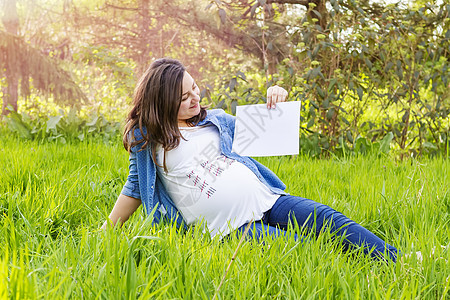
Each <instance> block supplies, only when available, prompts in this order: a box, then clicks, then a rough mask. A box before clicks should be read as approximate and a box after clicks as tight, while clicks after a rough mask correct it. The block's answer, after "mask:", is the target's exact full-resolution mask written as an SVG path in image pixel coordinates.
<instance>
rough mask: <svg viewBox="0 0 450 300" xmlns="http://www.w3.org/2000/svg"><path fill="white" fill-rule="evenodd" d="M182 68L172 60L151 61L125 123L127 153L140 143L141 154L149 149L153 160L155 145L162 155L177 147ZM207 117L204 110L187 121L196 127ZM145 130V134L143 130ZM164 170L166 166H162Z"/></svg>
mask: <svg viewBox="0 0 450 300" xmlns="http://www.w3.org/2000/svg"><path fill="white" fill-rule="evenodd" d="M185 71H186V69H185V67H184V66H183V65H182V64H181V63H180V62H179V61H178V60H175V59H170V58H161V59H157V60H156V61H154V62H153V63H152V64H151V65H150V67H149V68H148V69H147V70H146V71H145V73H144V74H143V75H142V77H141V78H140V79H139V81H138V84H137V85H136V88H135V90H134V96H133V108H132V109H131V111H130V113H129V114H128V117H127V119H126V121H127V122H126V125H125V130H124V133H123V145H124V147H125V149H126V150H127V151H130V150H131V147H134V146H136V145H138V144H140V143H142V142H143V145H142V147H141V150H142V149H144V148H146V147H147V146H148V145H149V144H150V145H151V150H152V158H153V161H154V162H155V163H156V160H155V150H156V145H157V144H160V145H162V147H163V148H164V150H165V151H169V150H172V149H174V148H176V147H177V146H178V145H179V144H180V138H181V133H180V130H179V128H178V111H179V108H180V103H181V99H182V93H183V85H182V84H183V76H184V72H185ZM205 117H206V110H205V108H204V107H201V109H200V113H199V114H198V115H196V116H194V117H192V118H191V119H189V120H187V123H188V125H189V126H195V125H197V124H198V122H200V121H202V120H203V119H204V118H205ZM137 128H139V130H140V133H141V136H142V139H139V140H136V137H135V134H134V130H135V129H137ZM144 128H145V130H144ZM164 168H165V166H164Z"/></svg>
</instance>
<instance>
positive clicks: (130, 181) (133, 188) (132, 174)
mask: <svg viewBox="0 0 450 300" xmlns="http://www.w3.org/2000/svg"><path fill="white" fill-rule="evenodd" d="M129 160H130V165H129V167H128V168H129V173H128V178H127V181H126V182H125V185H124V186H123V188H122V192H121V194H123V195H125V196H128V197H132V198H136V199H141V193H140V191H139V176H138V170H137V164H136V152H134V151H131V152H130V158H129Z"/></svg>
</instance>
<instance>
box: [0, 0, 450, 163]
mask: <svg viewBox="0 0 450 300" xmlns="http://www.w3.org/2000/svg"><path fill="white" fill-rule="evenodd" d="M0 7H1V9H2V10H1V11H0V17H1V22H0V95H1V101H2V114H3V115H4V116H3V118H2V123H1V124H2V125H1V127H2V128H1V130H2V134H15V135H18V136H21V137H22V138H25V139H35V140H40V141H52V142H60V143H66V142H68V141H78V140H84V139H85V138H88V137H94V138H99V137H100V138H102V139H104V140H105V141H111V140H117V139H116V138H117V137H118V136H119V135H120V132H121V126H122V125H123V120H124V118H125V116H126V114H127V111H128V109H129V106H130V104H131V99H132V94H133V89H134V85H135V83H136V80H137V79H138V78H139V76H140V74H141V73H142V72H143V70H145V68H146V67H147V66H148V65H149V64H150V63H151V62H152V61H153V60H154V59H156V58H159V57H172V58H177V59H179V60H181V61H182V62H183V63H184V64H185V65H186V66H187V69H188V71H189V72H190V73H191V74H192V75H193V76H194V78H196V80H197V82H198V83H199V85H200V88H201V96H202V103H203V104H204V105H206V104H210V105H211V107H212V108H214V107H217V108H223V109H225V110H227V111H228V112H230V113H235V108H236V106H237V105H243V104H251V103H258V102H259V103H263V102H264V101H265V90H266V88H267V87H268V86H270V85H273V84H279V85H281V86H283V87H285V88H286V89H287V90H288V91H289V92H290V99H291V100H298V101H302V104H303V105H302V111H301V128H300V136H299V138H300V140H301V150H302V151H303V152H304V153H309V154H310V155H312V156H317V157H327V156H330V155H346V153H350V154H351V153H367V152H374V151H375V152H379V153H387V152H388V151H391V153H393V154H394V155H395V156H396V157H399V158H405V157H411V156H414V157H416V156H420V155H423V154H425V155H431V156H433V155H443V156H445V157H449V134H450V132H449V130H450V121H449V113H450V83H449V78H450V77H449V74H450V68H449V53H450V43H449V41H450V28H449V27H450V26H449V24H450V17H449V12H450V4H448V3H447V2H446V1H441V0H433V1H424V0H418V1H410V2H407V3H405V2H397V3H383V2H381V1H369V0H329V1H326V0H240V1H237V0H227V1H220V0H214V1H206V0H195V1H194V0H173V1H162V0H151V1H150V0H89V1H87V0H77V1H73V0H27V1H25V0H0Z"/></svg>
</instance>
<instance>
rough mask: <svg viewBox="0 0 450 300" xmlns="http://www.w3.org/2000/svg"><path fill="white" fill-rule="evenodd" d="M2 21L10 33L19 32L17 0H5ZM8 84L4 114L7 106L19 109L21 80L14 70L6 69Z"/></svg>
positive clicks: (4, 95)
mask: <svg viewBox="0 0 450 300" xmlns="http://www.w3.org/2000/svg"><path fill="white" fill-rule="evenodd" d="M3 11H4V14H3V17H2V22H3V25H4V26H5V29H6V31H7V32H8V33H11V34H15V35H17V34H18V33H19V17H18V15H17V6H16V0H5V2H4V6H3ZM5 71H6V72H5V74H6V83H7V86H6V87H4V88H3V105H2V114H3V115H7V114H8V113H9V111H8V110H6V108H7V107H8V105H11V106H12V107H13V109H14V110H15V111H17V99H18V97H19V80H18V78H17V76H14V72H12V71H11V70H8V68H7V69H6V70H5Z"/></svg>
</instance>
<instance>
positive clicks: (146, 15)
mask: <svg viewBox="0 0 450 300" xmlns="http://www.w3.org/2000/svg"><path fill="white" fill-rule="evenodd" d="M149 5H150V1H149V0H139V10H138V12H137V18H138V20H137V23H138V24H139V25H138V26H139V54H138V55H139V56H138V58H137V60H136V61H137V68H136V74H137V77H140V76H141V74H142V73H144V71H145V69H146V67H147V65H148V59H149V52H150V42H151V41H150V22H151V17H150V11H149Z"/></svg>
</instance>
